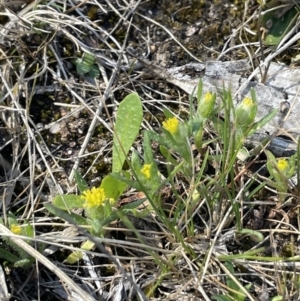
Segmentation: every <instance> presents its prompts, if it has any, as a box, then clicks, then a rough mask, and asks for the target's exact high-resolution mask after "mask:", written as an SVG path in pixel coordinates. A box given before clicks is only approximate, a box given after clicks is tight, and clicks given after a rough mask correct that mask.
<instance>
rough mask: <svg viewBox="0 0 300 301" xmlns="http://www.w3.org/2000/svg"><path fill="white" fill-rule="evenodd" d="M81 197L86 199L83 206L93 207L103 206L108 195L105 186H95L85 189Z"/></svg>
mask: <svg viewBox="0 0 300 301" xmlns="http://www.w3.org/2000/svg"><path fill="white" fill-rule="evenodd" d="M81 198H82V199H83V200H85V203H84V204H83V207H85V208H92V207H100V206H102V205H103V204H104V201H105V199H106V196H105V192H104V189H103V188H95V187H93V188H92V189H89V190H86V191H84V192H83V194H82V195H81Z"/></svg>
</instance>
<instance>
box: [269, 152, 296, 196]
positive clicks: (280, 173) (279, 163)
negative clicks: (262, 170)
mask: <svg viewBox="0 0 300 301" xmlns="http://www.w3.org/2000/svg"><path fill="white" fill-rule="evenodd" d="M266 154H267V158H268V162H267V169H268V171H269V173H270V177H271V179H270V180H266V181H267V184H269V185H270V186H271V187H274V188H276V190H277V191H278V196H279V200H280V201H284V199H285V197H286V193H287V191H288V190H289V188H290V183H289V179H290V178H291V177H292V176H293V175H294V174H295V168H296V156H297V154H295V155H293V156H291V157H290V158H289V159H287V158H280V159H276V158H275V157H274V155H273V154H272V153H271V152H269V151H266ZM272 180H273V181H272Z"/></svg>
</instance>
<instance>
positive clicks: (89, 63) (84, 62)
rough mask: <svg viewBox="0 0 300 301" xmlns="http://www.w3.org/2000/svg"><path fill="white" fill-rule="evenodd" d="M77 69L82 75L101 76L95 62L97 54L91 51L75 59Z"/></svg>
mask: <svg viewBox="0 0 300 301" xmlns="http://www.w3.org/2000/svg"><path fill="white" fill-rule="evenodd" d="M75 65H76V71H77V73H78V74H81V75H86V74H87V75H89V76H91V77H99V75H100V72H99V68H98V66H97V65H96V64H95V56H94V55H93V54H90V53H84V54H83V56H82V58H77V59H76V60H75Z"/></svg>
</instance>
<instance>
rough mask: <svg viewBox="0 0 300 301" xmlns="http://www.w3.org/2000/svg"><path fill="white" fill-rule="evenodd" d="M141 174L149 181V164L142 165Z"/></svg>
mask: <svg viewBox="0 0 300 301" xmlns="http://www.w3.org/2000/svg"><path fill="white" fill-rule="evenodd" d="M141 173H142V174H143V175H144V176H145V177H146V178H147V179H150V175H151V164H144V165H143V167H142V169H141Z"/></svg>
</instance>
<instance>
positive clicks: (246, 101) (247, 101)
mask: <svg viewBox="0 0 300 301" xmlns="http://www.w3.org/2000/svg"><path fill="white" fill-rule="evenodd" d="M242 105H244V106H245V107H248V108H250V107H253V106H254V102H253V100H252V99H251V98H250V97H248V96H247V97H245V98H244V99H243V101H242Z"/></svg>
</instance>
